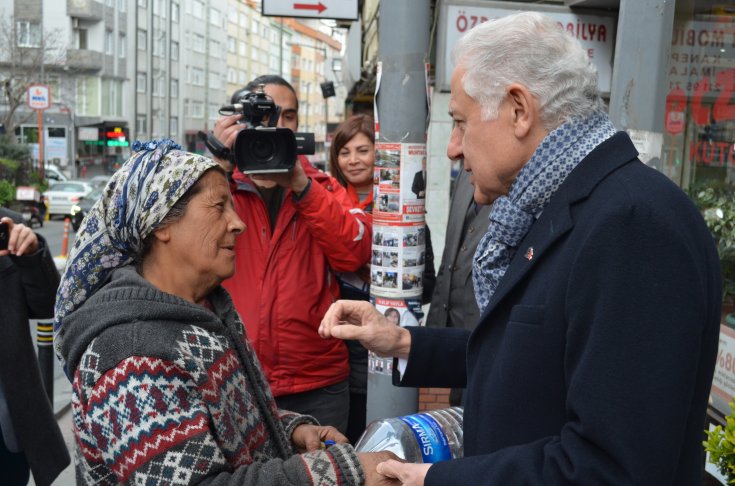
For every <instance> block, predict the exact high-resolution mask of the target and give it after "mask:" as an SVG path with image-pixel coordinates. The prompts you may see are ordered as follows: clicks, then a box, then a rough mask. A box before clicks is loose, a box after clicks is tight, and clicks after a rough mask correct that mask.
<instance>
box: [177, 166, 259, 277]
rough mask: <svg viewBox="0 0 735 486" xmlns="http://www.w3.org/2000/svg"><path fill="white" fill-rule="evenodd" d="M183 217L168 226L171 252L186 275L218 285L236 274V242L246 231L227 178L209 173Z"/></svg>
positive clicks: (203, 177) (204, 177) (212, 172)
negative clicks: (183, 268)
mask: <svg viewBox="0 0 735 486" xmlns="http://www.w3.org/2000/svg"><path fill="white" fill-rule="evenodd" d="M198 184H200V185H201V187H200V191H199V192H198V193H197V194H196V195H194V197H192V198H191V200H190V201H189V204H188V205H187V206H186V211H185V212H184V216H183V217H182V218H181V219H179V220H178V221H176V222H174V223H172V224H171V225H170V226H169V231H170V234H171V239H170V245H169V251H172V252H175V255H174V256H175V257H176V261H178V262H180V264H181V266H182V267H188V268H187V272H186V273H191V274H193V275H197V276H199V277H201V278H202V279H203V280H211V281H212V282H213V283H215V284H219V283H220V282H222V281H223V280H224V279H226V278H229V277H231V276H232V275H233V274H234V273H235V238H236V237H237V235H239V234H240V233H242V232H243V231H244V229H245V224H244V223H243V222H242V221H241V220H240V218H239V217H238V215H237V213H236V212H235V207H234V205H233V202H232V195H231V194H230V188H229V185H228V183H227V179H226V178H225V176H224V175H223V174H222V173H220V172H218V171H215V170H210V171H208V172H206V173H205V174H204V176H202V178H201V179H200V180H199V182H198Z"/></svg>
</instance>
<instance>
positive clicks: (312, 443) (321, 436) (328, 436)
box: [291, 424, 349, 452]
mask: <svg viewBox="0 0 735 486" xmlns="http://www.w3.org/2000/svg"><path fill="white" fill-rule="evenodd" d="M326 440H333V441H334V442H336V443H337V444H347V443H348V442H349V441H348V440H347V437H345V436H344V435H342V434H340V433H339V430H337V429H335V428H334V427H332V426H321V425H310V424H302V425H299V426H298V427H296V428H295V429H294V431H293V434H291V442H293V445H294V446H295V447H296V449H297V450H298V451H299V452H309V451H316V450H319V449H321V448H322V444H323V443H324V441H326Z"/></svg>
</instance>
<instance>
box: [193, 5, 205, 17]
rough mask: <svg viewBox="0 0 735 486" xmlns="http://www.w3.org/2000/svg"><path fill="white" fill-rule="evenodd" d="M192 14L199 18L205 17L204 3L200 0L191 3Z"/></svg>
mask: <svg viewBox="0 0 735 486" xmlns="http://www.w3.org/2000/svg"><path fill="white" fill-rule="evenodd" d="M191 7H192V14H194V17H196V18H198V19H203V18H204V3H203V2H201V1H200V0H194V1H193V2H192V4H191Z"/></svg>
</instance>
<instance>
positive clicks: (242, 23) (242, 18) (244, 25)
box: [240, 12, 248, 29]
mask: <svg viewBox="0 0 735 486" xmlns="http://www.w3.org/2000/svg"><path fill="white" fill-rule="evenodd" d="M240 27H242V28H243V29H246V28H247V27H248V16H247V15H245V12H240Z"/></svg>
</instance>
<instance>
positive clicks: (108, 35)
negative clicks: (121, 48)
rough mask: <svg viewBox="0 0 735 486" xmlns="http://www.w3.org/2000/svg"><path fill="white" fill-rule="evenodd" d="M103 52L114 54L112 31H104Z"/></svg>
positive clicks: (109, 54)
mask: <svg viewBox="0 0 735 486" xmlns="http://www.w3.org/2000/svg"><path fill="white" fill-rule="evenodd" d="M105 54H107V55H108V56H112V55H114V54H115V42H114V40H113V36H112V31H111V30H106V31H105Z"/></svg>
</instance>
